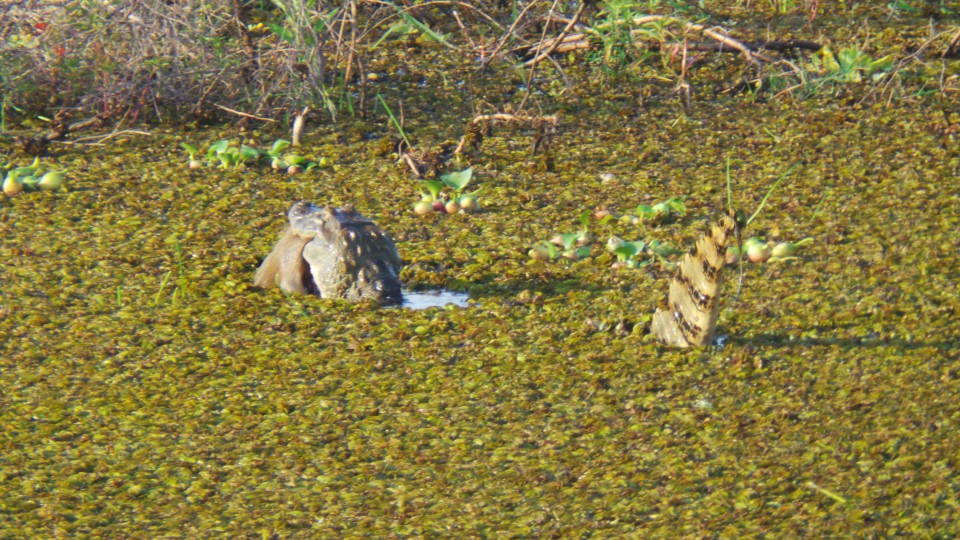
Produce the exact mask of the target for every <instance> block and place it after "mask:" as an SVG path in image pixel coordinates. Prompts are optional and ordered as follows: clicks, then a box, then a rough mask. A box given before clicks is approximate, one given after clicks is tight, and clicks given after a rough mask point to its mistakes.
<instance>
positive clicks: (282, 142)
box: [270, 139, 290, 155]
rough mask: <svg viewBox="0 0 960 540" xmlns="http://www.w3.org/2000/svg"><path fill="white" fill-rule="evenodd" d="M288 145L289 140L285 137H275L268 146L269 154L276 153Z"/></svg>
mask: <svg viewBox="0 0 960 540" xmlns="http://www.w3.org/2000/svg"><path fill="white" fill-rule="evenodd" d="M288 146H290V141H288V140H286V139H277V140H276V141H274V143H273V146H272V147H271V148H270V155H278V154H279V153H280V152H282V151H283V149H284V148H286V147H288Z"/></svg>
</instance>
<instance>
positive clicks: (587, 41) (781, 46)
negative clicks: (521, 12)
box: [517, 14, 960, 65]
mask: <svg viewBox="0 0 960 540" xmlns="http://www.w3.org/2000/svg"><path fill="white" fill-rule="evenodd" d="M578 15H579V14H578ZM559 20H563V21H565V22H567V27H566V28H564V31H563V32H561V33H560V35H558V36H556V37H554V38H551V39H548V40H544V41H543V43H540V44H538V45H537V47H534V46H525V47H522V48H520V49H517V51H523V52H525V53H526V54H527V55H531V56H534V57H533V58H531V59H530V60H527V62H526V63H527V65H532V64H535V63H537V62H539V61H541V60H543V59H544V58H546V56H547V55H546V54H543V53H539V54H538V53H535V52H534V51H535V50H536V49H539V50H542V51H548V52H549V53H555V52H559V53H564V52H569V51H573V50H578V49H590V48H592V47H593V44H592V43H591V37H592V36H595V35H599V34H600V32H601V31H602V30H597V29H595V28H590V29H586V30H584V31H582V32H577V33H575V34H569V33H568V31H569V29H570V28H573V27H574V26H575V25H576V26H577V27H580V26H581V25H579V24H578V17H576V16H575V17H573V18H570V19H559ZM630 22H631V23H633V25H635V26H643V25H645V24H649V23H653V22H666V23H674V22H675V23H679V24H681V25H682V26H683V28H684V29H685V30H690V31H694V32H699V33H700V34H702V35H704V36H706V37H708V38H710V39H712V40H713V41H711V42H705V43H689V42H688V43H685V44H678V43H663V44H660V43H653V44H650V43H647V44H646V46H647V48H649V49H651V50H661V49H673V48H682V47H685V48H686V50H695V51H713V52H739V53H740V54H742V55H743V57H744V59H746V60H747V61H748V62H751V63H753V62H756V60H757V59H760V60H767V59H766V58H764V57H763V56H762V55H760V54H758V53H760V52H761V51H786V50H792V49H802V50H810V51H816V50H819V49H820V48H821V45H820V44H819V43H815V42H812V41H804V40H786V41H780V40H774V41H753V42H745V41H740V40H737V39H734V38H732V37H730V36H728V35H726V34H725V33H724V32H723V31H722V29H718V28H716V27H714V28H707V27H706V26H704V25H701V24H694V23H691V22H687V21H681V20H677V19H673V18H670V17H665V16H662V15H648V16H645V17H637V18H635V19H633V20H632V21H630ZM958 37H960V35H958ZM636 43H637V44H638V45H643V44H644V43H643V40H639V39H638V40H637V41H636ZM755 57H757V58H755Z"/></svg>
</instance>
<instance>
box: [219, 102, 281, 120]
mask: <svg viewBox="0 0 960 540" xmlns="http://www.w3.org/2000/svg"><path fill="white" fill-rule="evenodd" d="M213 106H214V107H216V108H218V109H223V110H225V111H227V112H228V113H231V114H235V115H237V116H242V117H244V118H252V119H254V120H260V121H261V122H276V120H273V119H272V118H264V117H262V116H256V115H253V114H250V113H245V112H242V111H235V110H233V109H231V108H230V107H224V106H223V105H220V104H219V103H214V104H213Z"/></svg>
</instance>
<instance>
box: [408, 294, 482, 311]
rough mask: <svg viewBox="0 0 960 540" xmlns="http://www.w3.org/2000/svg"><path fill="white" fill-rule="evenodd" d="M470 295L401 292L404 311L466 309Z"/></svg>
mask: <svg viewBox="0 0 960 540" xmlns="http://www.w3.org/2000/svg"><path fill="white" fill-rule="evenodd" d="M469 299H470V295H469V294H467V293H462V292H455V291H447V290H444V289H439V290H435V291H403V303H402V304H400V307H403V308H406V309H427V308H432V307H444V306H449V305H453V306H455V307H468V304H467V300H469Z"/></svg>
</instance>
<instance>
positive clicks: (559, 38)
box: [524, 2, 587, 66]
mask: <svg viewBox="0 0 960 540" xmlns="http://www.w3.org/2000/svg"><path fill="white" fill-rule="evenodd" d="M586 6H587V3H586V2H580V9H578V10H577V12H576V13H575V14H574V15H573V18H572V19H570V22H568V23H567V26H565V27H564V28H563V30H562V31H561V32H560V35H559V36H557V38H556V39H555V40H554V42H553V44H551V45H550V46H549V47H547V49H546V50H545V51H542V52H541V53H540V54H538V55H537V56H536V57H534V58H531V59H530V60H527V61H526V62H524V65H526V66H532V65H534V64H536V63H538V62H540V61H541V60H543V59H544V58H546V57H548V56H550V55H551V54H553V51H555V50H557V47H558V46H559V44H560V43H561V42H562V41H563V38H564V37H566V36H567V34H569V33H570V30H572V29H573V27H574V26H576V24H577V21H579V20H580V15H582V14H583V10H584V8H586Z"/></svg>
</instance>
